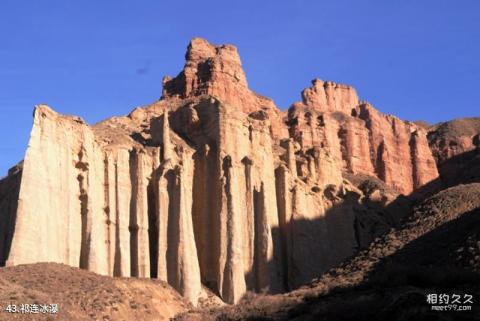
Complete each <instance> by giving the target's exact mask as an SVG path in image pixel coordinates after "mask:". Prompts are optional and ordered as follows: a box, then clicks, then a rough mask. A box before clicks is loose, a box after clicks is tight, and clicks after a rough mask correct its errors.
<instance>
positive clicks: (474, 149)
mask: <svg viewBox="0 0 480 321" xmlns="http://www.w3.org/2000/svg"><path fill="white" fill-rule="evenodd" d="M428 141H429V144H430V148H431V150H432V153H433V155H434V157H435V159H436V161H437V165H438V169H439V172H440V176H441V180H442V183H443V185H444V186H447V187H450V186H454V185H456V184H460V183H472V182H480V165H479V164H480V163H479V159H480V118H463V119H455V120H452V121H448V122H444V123H440V124H437V125H435V126H432V127H431V128H430V129H429V132H428Z"/></svg>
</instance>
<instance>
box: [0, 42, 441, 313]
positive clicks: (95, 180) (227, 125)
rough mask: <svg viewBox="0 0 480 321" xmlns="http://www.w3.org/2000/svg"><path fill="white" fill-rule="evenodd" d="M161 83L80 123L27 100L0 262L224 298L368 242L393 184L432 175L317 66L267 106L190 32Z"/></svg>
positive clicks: (407, 133)
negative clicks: (299, 87) (118, 109)
mask: <svg viewBox="0 0 480 321" xmlns="http://www.w3.org/2000/svg"><path fill="white" fill-rule="evenodd" d="M163 86H164V87H163V94H162V97H161V99H160V100H159V101H157V102H155V103H153V104H151V105H149V106H145V107H142V108H137V109H135V110H134V111H133V112H132V113H131V114H129V115H128V116H125V117H113V118H111V119H108V120H106V121H103V122H101V123H98V124H96V125H94V126H89V125H88V124H86V123H85V122H84V121H83V120H82V119H80V118H78V117H70V116H63V115H60V114H58V113H56V112H54V111H53V110H52V109H50V108H49V107H47V106H44V105H41V106H37V107H36V109H35V114H34V124H33V129H32V133H31V139H30V143H29V147H28V150H27V153H26V157H25V160H24V164H23V170H22V171H21V173H20V174H21V176H17V177H21V181H20V180H19V179H20V178H18V179H17V181H19V182H20V184H19V192H18V196H15V194H14V193H13V194H12V193H8V195H14V196H13V197H12V196H10V197H9V198H8V199H7V198H4V197H2V199H1V200H2V203H0V210H1V212H0V213H1V215H2V217H3V218H6V217H13V218H14V220H12V219H10V221H9V222H14V224H10V225H8V226H7V225H5V226H3V225H2V230H3V231H8V233H10V234H8V233H7V234H8V235H11V242H6V241H5V238H3V239H2V241H3V244H2V246H3V247H2V249H3V250H2V257H3V258H4V260H6V264H7V265H18V264H24V263H35V262H57V263H65V264H68V265H71V266H75V267H81V268H84V269H87V270H90V271H94V272H97V273H99V274H104V275H111V276H134V277H154V278H159V279H161V280H165V281H167V282H168V283H170V284H171V285H172V286H173V287H174V288H175V289H177V290H178V291H179V292H180V293H181V294H182V295H184V296H185V297H186V298H187V299H188V300H189V301H190V302H192V303H193V304H196V302H197V300H198V297H199V295H200V292H201V287H202V284H203V285H206V286H207V287H209V288H210V289H212V290H213V291H214V292H215V293H216V294H217V295H218V296H220V297H221V298H222V299H223V300H224V301H226V302H228V303H235V302H238V301H239V300H240V299H241V298H242V296H243V295H244V294H245V293H246V292H247V291H256V292H269V293H278V292H283V291H286V290H290V289H294V288H296V287H298V286H300V285H302V284H304V283H305V282H308V281H309V280H311V279H312V278H314V277H316V276H317V275H319V274H320V273H322V272H323V271H326V270H327V269H329V268H330V267H332V266H334V265H336V264H338V263H339V262H341V261H342V260H343V259H344V258H346V257H348V256H350V255H352V254H353V253H354V252H355V251H357V250H358V248H361V247H364V246H367V245H368V243H369V242H371V241H372V240H373V238H374V237H375V236H377V235H380V234H381V233H383V232H385V231H387V230H388V229H389V228H390V227H391V226H394V225H395V224H396V222H398V220H400V219H401V212H402V211H399V208H401V205H399V204H398V200H396V198H397V196H398V194H399V193H403V194H409V193H411V192H412V191H414V190H415V189H417V188H419V187H422V186H423V185H425V184H427V183H429V182H431V181H433V180H435V179H436V178H437V176H438V172H437V167H436V164H435V161H434V158H433V156H432V153H431V152H430V149H429V147H428V143H427V139H426V131H425V130H424V129H422V128H420V127H418V126H416V125H415V124H413V123H410V122H404V121H401V120H400V119H398V118H396V117H393V116H386V115H383V114H381V113H380V112H378V111H377V110H375V109H374V108H373V107H372V106H370V105H369V104H368V103H364V102H360V101H359V100H358V97H357V94H356V92H355V90H354V89H353V88H351V87H349V86H345V85H338V84H335V83H333V82H325V83H324V82H322V81H320V80H315V81H313V84H312V87H311V88H308V89H305V90H304V91H303V93H302V98H303V101H302V102H298V103H295V104H293V105H292V107H291V108H290V109H289V110H288V111H286V112H282V111H280V110H279V109H278V108H277V107H276V106H275V104H274V102H273V101H272V100H271V99H268V98H266V97H263V96H260V95H258V94H256V93H254V92H253V91H251V90H250V89H249V88H248V85H247V81H246V77H245V74H244V72H243V69H242V67H241V62H240V58H239V55H238V53H237V49H236V48H235V47H233V46H231V45H223V46H214V45H211V44H209V43H208V42H207V41H205V40H203V39H199V38H195V39H193V40H192V42H191V43H190V45H189V47H188V50H187V54H186V63H185V67H184V69H183V71H182V72H181V73H180V74H179V75H178V76H177V77H175V78H171V77H165V78H164V82H163ZM352 175H353V176H352ZM350 176H352V177H357V178H358V177H360V176H362V177H367V178H369V179H371V180H377V181H378V182H377V183H376V185H375V184H374V185H368V186H367V185H365V184H363V183H362V184H357V183H355V182H354V179H349V177H350ZM7 180H13V181H14V180H15V178H13V175H10V176H9V177H7ZM1 184H6V183H4V181H2V183H1ZM382 184H383V185H382ZM381 185H382V188H380V187H379V186H381ZM0 186H2V185H0ZM372 186H373V187H372ZM367 187H368V188H367ZM4 200H5V201H4ZM17 201H18V206H17ZM399 206H400V207H399ZM12 213H13V214H12ZM7 234H3V233H2V235H7Z"/></svg>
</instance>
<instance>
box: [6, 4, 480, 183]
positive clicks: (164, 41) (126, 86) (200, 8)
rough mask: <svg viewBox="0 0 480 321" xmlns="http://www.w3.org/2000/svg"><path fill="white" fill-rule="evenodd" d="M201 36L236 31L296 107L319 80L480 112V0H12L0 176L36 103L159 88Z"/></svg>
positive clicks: (100, 107) (148, 97)
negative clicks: (303, 93) (303, 92)
mask: <svg viewBox="0 0 480 321" xmlns="http://www.w3.org/2000/svg"><path fill="white" fill-rule="evenodd" d="M194 36H201V37H204V38H207V39H208V40H209V41H211V42H213V43H232V44H235V45H236V46H237V47H238V48H239V51H240V54H241V57H242V61H243V64H244V68H245V71H246V73H247V77H248V81H249V83H250V87H251V88H252V89H254V90H256V91H257V92H259V93H261V94H263V95H266V96H270V97H272V98H273V99H274V100H275V101H276V103H277V105H279V106H280V107H282V108H286V107H288V106H289V105H290V104H291V103H292V102H293V101H296V100H299V97H300V96H299V94H300V91H301V90H302V89H303V88H304V87H307V86H308V85H309V84H310V80H311V79H313V78H316V77H318V78H321V79H324V80H334V81H336V82H341V83H347V84H351V85H353V86H354V87H356V88H357V91H358V92H359V95H360V97H361V98H362V99H365V100H368V101H370V102H371V103H372V104H373V105H374V106H376V107H377V108H378V109H380V110H381V111H383V112H386V113H391V114H396V115H398V116H399V117H401V118H403V119H409V120H417V119H423V120H426V121H429V122H432V123H433V122H438V121H442V120H447V119H451V118H455V117H465V116H474V115H477V116H478V115H479V114H480V113H479V112H478V111H479V104H478V102H479V101H480V90H479V88H478V87H479V85H480V62H479V61H480V1H476V0H471V1H462V0H459V1H454V0H450V1H446V0H444V1H442V0H428V1H427V0H422V1H419V0H415V1H414V0H402V1H400V0H381V1H380V0H378V1H368V0H364V1H353V0H351V1H338V0H335V1H332V0H328V1H323V0H312V1H307V0H305V1H293V0H291V1H279V0H277V1H259V0H255V1H250V0H248V1H247V0H242V1H232V0H229V1H225V0H224V1H205V0H203V1H159V0H157V1H153V0H141V1H139V0H136V1H133V0H131V1H121V0H115V1H114V0H96V1H94V0H88V1H87V0H84V1H73V0H59V1H53V0H41V1H40V0H37V1H35V0H23V1H19V0H1V2H0V137H1V139H0V176H3V174H5V173H6V170H7V169H8V168H9V167H11V166H12V165H14V164H15V163H16V162H18V161H19V160H21V159H22V158H23V156H24V152H25V149H26V147H27V142H28V137H29V131H30V127H31V116H32V110H33V106H34V105H35V104H38V103H47V104H48V105H50V106H52V107H53V108H54V109H56V110H57V111H59V112H62V113H68V114H77V115H80V116H82V117H84V118H85V119H86V120H87V121H89V122H92V123H93V122H97V121H99V120H101V119H104V118H107V117H109V116H112V115H121V114H126V113H128V112H129V111H130V110H132V109H133V108H134V107H135V106H138V105H143V104H146V103H149V102H152V101H154V100H156V99H158V98H159V96H160V94H161V79H162V77H163V76H164V75H166V74H168V75H176V74H177V73H178V72H179V71H180V69H181V67H182V66H183V59H184V53H185V48H186V46H187V44H188V42H189V40H190V38H192V37H194Z"/></svg>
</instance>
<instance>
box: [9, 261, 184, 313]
mask: <svg viewBox="0 0 480 321" xmlns="http://www.w3.org/2000/svg"><path fill="white" fill-rule="evenodd" d="M8 304H16V305H17V306H18V307H20V305H21V304H30V305H32V304H39V305H40V304H48V305H49V304H58V305H59V312H58V314H57V315H53V314H11V313H7V312H6V311H5V308H6V307H7V306H8ZM0 306H1V307H2V311H1V312H0V320H5V321H7V320H8V321H10V320H29V321H31V320H76V321H87V320H102V321H109V320H112V321H113V320H137V321H140V320H145V321H150V320H152V321H153V320H169V319H170V318H171V317H173V316H174V315H175V314H177V313H179V312H182V311H185V310H186V309H187V308H188V304H187V303H186V301H185V300H184V299H183V298H182V297H181V296H180V295H179V294H178V293H177V292H176V291H175V290H173V289H172V288H171V287H170V286H169V285H168V284H166V283H165V282H161V281H158V280H152V279H126V278H110V277H104V276H99V275H97V274H94V273H91V272H87V271H84V270H80V269H77V268H71V267H68V266H66V265H60V264H53V263H49V264H44V263H42V264H33V265H21V266H16V267H9V268H2V269H0Z"/></svg>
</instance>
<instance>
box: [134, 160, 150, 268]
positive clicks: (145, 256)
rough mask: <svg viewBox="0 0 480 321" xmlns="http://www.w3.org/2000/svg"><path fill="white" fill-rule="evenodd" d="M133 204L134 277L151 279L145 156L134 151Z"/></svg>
mask: <svg viewBox="0 0 480 321" xmlns="http://www.w3.org/2000/svg"><path fill="white" fill-rule="evenodd" d="M130 173H131V180H132V202H131V207H130V237H131V241H130V246H131V248H130V251H131V267H132V268H131V269H132V272H131V273H132V276H137V277H150V248H149V238H148V199H147V185H148V184H147V182H146V175H145V154H144V153H143V152H138V151H134V152H133V153H132V159H131V167H130Z"/></svg>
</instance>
